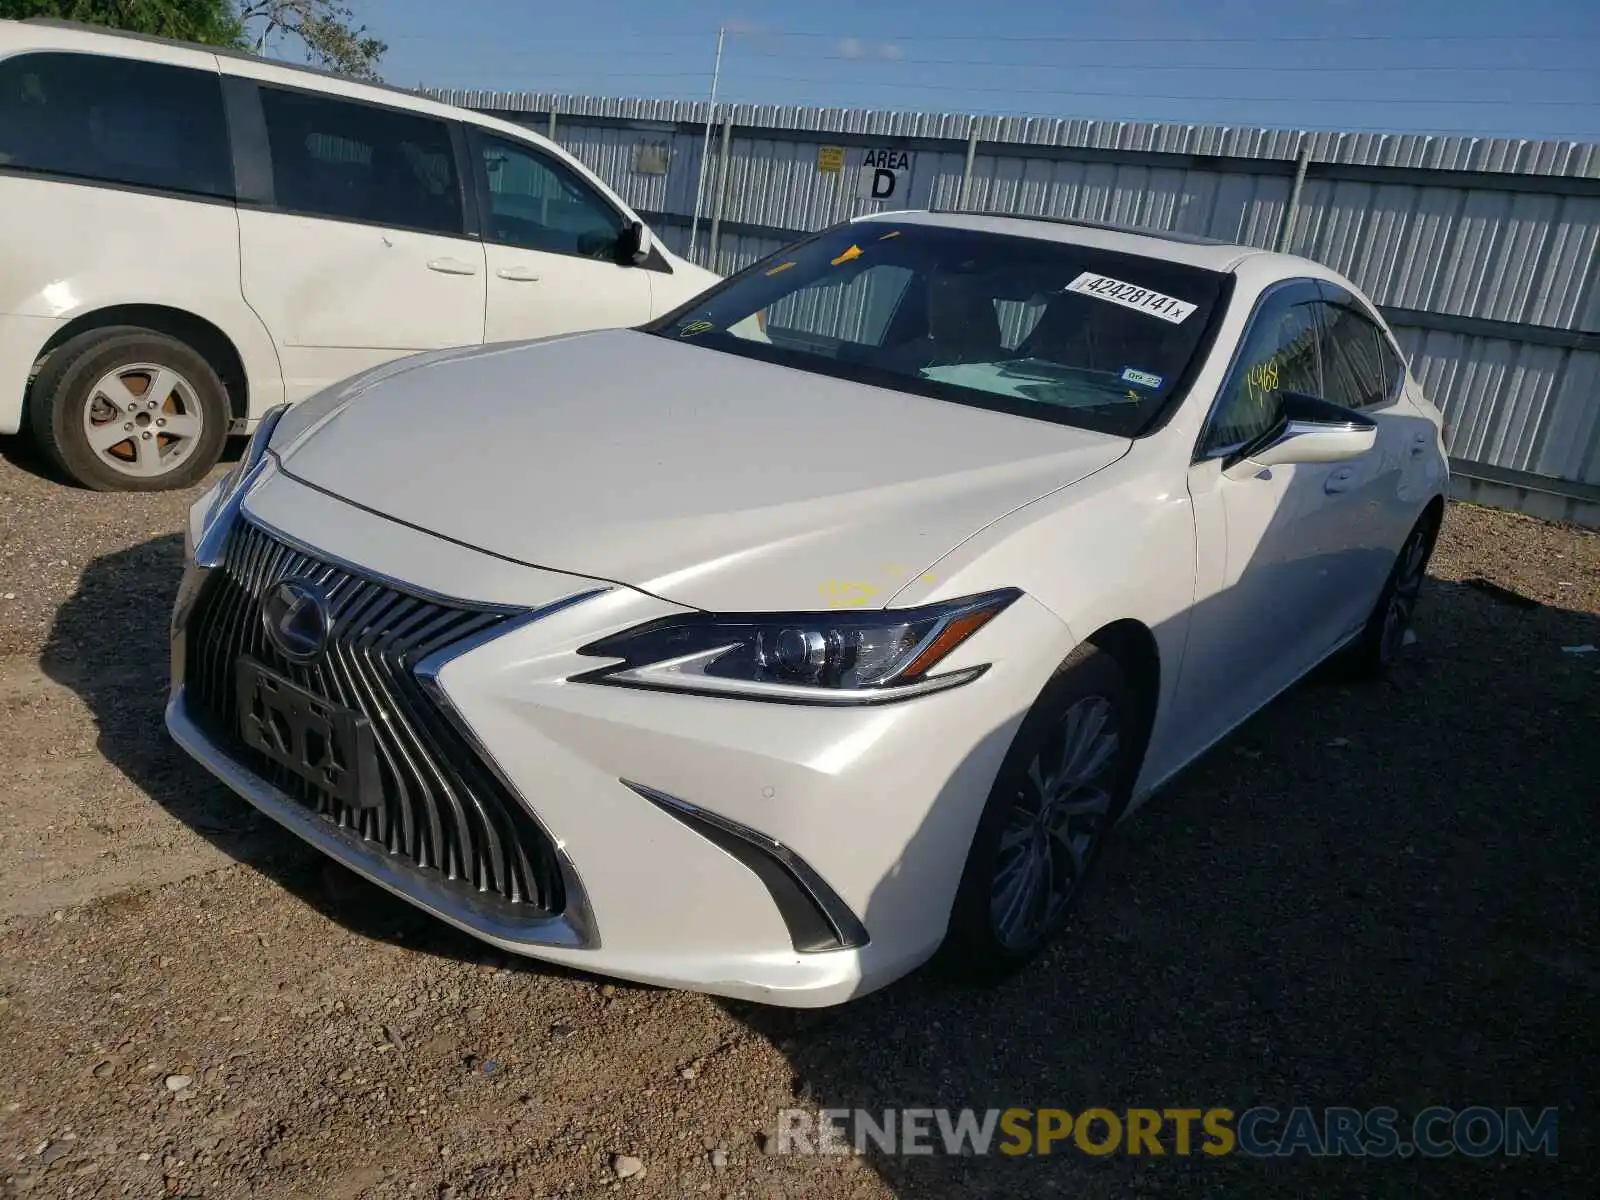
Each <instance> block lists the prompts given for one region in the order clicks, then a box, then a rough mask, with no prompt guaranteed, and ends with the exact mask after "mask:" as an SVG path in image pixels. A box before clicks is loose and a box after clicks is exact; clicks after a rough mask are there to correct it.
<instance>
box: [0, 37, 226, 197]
mask: <svg viewBox="0 0 1600 1200" xmlns="http://www.w3.org/2000/svg"><path fill="white" fill-rule="evenodd" d="M0 168H8V169H11V170H16V171H36V172H39V173H40V174H46V175H59V176H65V177H68V178H72V179H84V180H93V181H97V182H102V183H114V184H125V185H128V186H131V187H140V188H153V189H160V190H163V191H172V192H180V193H189V194H194V195H199V196H217V197H227V198H231V197H232V196H233V194H234V193H233V164H232V158H231V156H230V153H229V149H228V128H227V122H226V120H225V119H224V117H223V109H222V83H221V80H220V78H219V77H218V75H217V73H216V72H215V71H203V70H199V69H196V68H192V67H176V66H170V65H168V64H166V63H152V62H142V61H138V60H134V59H125V58H112V57H109V56H106V55H100V54H57V53H47V54H20V55H17V56H15V57H12V58H8V59H4V60H0Z"/></svg>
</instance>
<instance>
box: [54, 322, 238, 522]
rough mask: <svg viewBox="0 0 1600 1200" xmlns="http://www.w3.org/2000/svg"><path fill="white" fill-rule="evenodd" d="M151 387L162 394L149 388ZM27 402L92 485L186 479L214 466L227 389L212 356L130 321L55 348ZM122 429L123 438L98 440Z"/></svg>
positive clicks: (69, 467)
mask: <svg viewBox="0 0 1600 1200" xmlns="http://www.w3.org/2000/svg"><path fill="white" fill-rule="evenodd" d="M152 388H160V389H161V391H162V394H161V395H160V396H150V395H148V393H149V392H150V390H151V389H152ZM28 408H29V417H30V422H31V424H32V428H33V436H34V439H35V440H36V441H37V442H38V444H39V446H40V448H41V449H42V450H43V451H44V452H45V454H46V455H48V456H49V457H50V458H51V459H52V460H53V461H54V462H55V463H56V465H57V466H59V467H60V468H61V470H62V471H63V472H65V473H66V474H67V475H68V476H70V477H71V478H72V479H73V480H74V481H76V482H77V483H80V484H82V485H83V486H84V487H87V488H92V489H94V490H95V491H98V492H159V491H166V490H168V489H170V488H183V487H188V486H190V485H191V484H193V483H196V482H198V481H199V480H200V479H202V478H204V477H205V475H206V473H207V472H208V471H210V470H211V468H212V467H214V466H215V465H216V463H217V459H218V458H220V457H221V455H222V449H223V446H224V445H225V444H226V442H227V439H228V424H229V417H230V412H229V407H228V393H227V389H226V388H224V387H223V384H222V380H221V379H219V378H218V377H217V373H216V371H215V369H213V368H212V366H211V364H210V363H209V362H207V361H206V360H205V359H204V358H203V357H202V356H201V355H200V354H198V353H197V352H196V351H195V350H194V349H193V348H192V347H190V346H188V345H186V344H185V343H183V342H180V341H178V340H177V339H176V338H172V337H168V336H167V335H166V334H163V333H157V332H155V331H154V330H150V329H140V328H137V327H134V326H128V325H122V326H113V327H110V328H106V329H93V330H90V331H88V332H87V333H81V334H79V335H78V336H77V337H75V338H72V339H71V340H69V341H67V342H65V343H64V344H63V345H62V346H60V347H59V348H58V349H57V350H56V351H55V352H54V353H52V354H51V355H50V357H49V359H48V360H47V361H46V362H45V365H44V369H43V370H42V371H40V372H39V376H38V378H37V379H35V380H34V385H33V391H32V394H31V397H30V399H29V404H28ZM180 427H181V429H182V431H183V432H182V433H179V432H178V430H179V428H180ZM119 432H124V433H126V434H127V437H126V438H123V439H121V440H119V441H117V442H109V443H108V442H107V441H105V440H104V439H106V438H110V437H112V436H114V435H115V434H116V433H119ZM97 435H98V436H97Z"/></svg>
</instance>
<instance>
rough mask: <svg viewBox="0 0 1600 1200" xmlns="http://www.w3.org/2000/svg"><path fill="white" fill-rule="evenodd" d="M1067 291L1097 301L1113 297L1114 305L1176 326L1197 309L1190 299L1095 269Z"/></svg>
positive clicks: (1073, 282) (1085, 273) (1072, 284)
mask: <svg viewBox="0 0 1600 1200" xmlns="http://www.w3.org/2000/svg"><path fill="white" fill-rule="evenodd" d="M1067 291H1069V292H1080V293H1082V294H1083V295H1085V296H1093V297H1095V298H1096V299H1097V300H1109V301H1111V303H1113V304H1120V305H1122V307H1123V308H1131V309H1134V310H1135V311H1137V312H1142V313H1146V314H1148V315H1149V316H1152V317H1160V318H1161V319H1162V320H1163V321H1171V322H1172V323H1173V324H1174V325H1181V324H1183V322H1184V321H1185V320H1186V319H1187V318H1188V316H1189V314H1190V313H1192V312H1194V310H1195V306H1194V305H1193V304H1190V303H1189V302H1188V301H1187V300H1177V299H1174V298H1173V297H1171V296H1163V295H1162V294H1161V293H1160V292H1152V291H1151V290H1150V289H1149V288H1142V287H1139V286H1138V285H1137V284H1132V283H1123V282H1122V280H1120V279H1112V278H1111V277H1110V276H1109V275H1096V274H1095V273H1094V272H1093V271H1085V272H1084V273H1083V274H1082V275H1079V276H1078V277H1077V278H1076V279H1074V280H1073V281H1072V282H1071V283H1069V284H1067Z"/></svg>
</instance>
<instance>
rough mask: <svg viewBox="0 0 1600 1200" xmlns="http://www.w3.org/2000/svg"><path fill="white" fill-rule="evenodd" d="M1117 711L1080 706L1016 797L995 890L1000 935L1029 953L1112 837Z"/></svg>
mask: <svg viewBox="0 0 1600 1200" xmlns="http://www.w3.org/2000/svg"><path fill="white" fill-rule="evenodd" d="M1118 744H1119V742H1118V728H1117V713H1116V709H1115V708H1113V707H1112V705H1111V702H1110V701H1109V700H1107V699H1105V698H1104V697H1102V696H1091V697H1087V698H1085V699H1083V700H1079V701H1078V702H1077V703H1076V704H1074V705H1073V706H1072V707H1071V708H1069V709H1068V710H1067V711H1066V713H1065V714H1063V716H1062V718H1061V720H1060V722H1059V723H1058V724H1057V725H1056V727H1055V729H1053V730H1052V731H1051V733H1050V735H1049V736H1048V737H1046V738H1045V740H1044V744H1043V745H1042V746H1040V748H1039V752H1038V753H1037V754H1036V755H1034V758H1033V761H1032V762H1031V763H1029V764H1028V770H1027V774H1026V777H1025V779H1024V780H1023V782H1022V784H1021V786H1019V787H1018V789H1017V793H1016V795H1015V796H1014V797H1013V798H1012V804H1011V809H1010V811H1009V813H1008V814H1007V819H1006V825H1005V829H1004V830H1003V831H1002V832H1001V835H1000V856H999V861H998V864H997V866H996V869H995V877H994V882H993V884H992V885H991V886H990V892H989V915H990V920H992V921H993V922H994V929H995V933H996V934H997V935H998V936H999V938H1000V941H1001V943H1002V944H1003V945H1005V946H1006V947H1007V948H1008V949H1019V950H1020V949H1025V948H1027V947H1029V946H1030V945H1032V943H1034V942H1035V941H1037V940H1038V939H1039V938H1040V936H1042V935H1044V934H1046V933H1048V932H1049V931H1050V930H1051V929H1052V928H1053V927H1054V925H1055V923H1056V922H1057V921H1058V920H1059V919H1060V917H1061V915H1062V913H1063V912H1064V911H1065V910H1066V907H1067V904H1068V903H1069V902H1070V901H1071V899H1072V896H1073V893H1074V892H1075V891H1076V890H1077V887H1078V884H1079V882H1080V881H1081V880H1082V878H1083V874H1084V871H1085V869H1086V868H1087V867H1088V863H1089V856H1090V854H1091V852H1092V851H1093V850H1094V847H1095V845H1096V843H1098V842H1099V840H1100V837H1101V835H1102V834H1103V833H1104V832H1105V825H1106V819H1107V817H1108V815H1109V814H1110V811H1111V795H1112V791H1113V789H1114V788H1115V786H1116V769H1117V748H1118Z"/></svg>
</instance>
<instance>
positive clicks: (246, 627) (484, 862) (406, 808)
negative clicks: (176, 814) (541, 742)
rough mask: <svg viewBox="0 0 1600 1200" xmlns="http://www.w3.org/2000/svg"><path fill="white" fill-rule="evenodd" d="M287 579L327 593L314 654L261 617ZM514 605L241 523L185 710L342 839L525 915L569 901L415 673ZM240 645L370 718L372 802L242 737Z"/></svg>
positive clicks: (207, 591)
mask: <svg viewBox="0 0 1600 1200" xmlns="http://www.w3.org/2000/svg"><path fill="white" fill-rule="evenodd" d="M290 576H298V577H303V578H309V579H313V580H315V581H316V582H317V583H318V584H320V585H321V586H322V588H323V589H324V591H325V593H326V594H327V596H328V597H329V604H330V608H331V618H332V620H331V634H330V639H329V645H328V648H327V650H326V651H325V652H324V653H323V654H321V655H320V656H319V657H318V658H316V659H315V660H314V661H312V662H310V663H304V664H302V663H295V662H291V661H289V660H288V659H287V658H285V657H284V656H283V655H282V654H281V653H280V652H279V651H278V650H277V648H276V647H275V646H273V644H272V643H271V642H270V641H269V640H268V639H267V636H266V629H265V626H264V625H263V623H262V620H261V597H262V596H263V595H264V594H266V592H267V590H268V589H269V588H270V587H272V585H274V584H275V583H277V582H278V581H279V580H280V579H284V578H287V577H290ZM511 615H512V614H510V613H508V612H506V611H505V610H503V609H486V608H482V607H474V606H471V605H468V604H461V603H456V602H450V603H442V602H440V601H438V600H434V599H425V598H423V597H420V596H415V595H412V594H411V593H409V592H406V591H402V590H400V589H399V588H397V587H395V586H393V585H391V584H388V583H385V582H380V581H378V580H375V579H370V578H367V577H365V576H362V575H359V574H356V573H354V572H353V571H350V570H347V569H345V568H343V567H339V566H334V565H332V564H330V563H327V562H323V561H321V560H319V559H317V558H314V557H312V556H310V555H308V554H305V553H303V552H301V551H300V550H299V549H297V548H295V547H293V546H290V545H288V544H286V543H284V542H282V541H280V540H278V539H277V538H275V537H272V536H271V535H269V534H268V533H266V532H265V531H264V530H262V529H260V528H258V527H257V526H255V525H252V524H250V523H249V522H247V521H241V522H240V523H239V525H238V528H237V529H236V530H235V531H234V533H233V535H232V537H231V538H230V539H229V543H228V548H227V553H226V555H225V558H224V561H223V563H222V565H221V566H219V567H218V568H217V569H216V570H214V571H212V572H211V573H210V576H209V577H208V578H207V580H206V582H205V584H204V587H203V589H202V591H201V593H200V596H199V597H198V599H197V601H196V603H195V608H194V612H193V615H192V616H191V617H190V619H189V621H188V625H187V646H186V648H185V655H184V698H185V706H186V708H187V711H188V714H189V717H190V719H191V720H193V721H194V722H195V724H196V725H198V726H199V727H200V728H201V729H202V730H203V731H204V732H205V734H206V736H207V737H208V738H210V739H211V740H212V742H213V743H214V744H216V745H217V746H218V747H220V748H221V749H222V750H224V751H225V752H226V753H227V754H228V755H229V756H230V757H232V758H233V759H234V760H235V761H237V762H239V763H240V764H241V765H243V766H245V767H247V768H248V769H249V770H251V771H252V772H254V773H255V774H257V775H259V776H260V777H262V778H263V779H265V780H267V781H268V782H269V783H271V784H272V785H273V786H274V787H276V788H277V789H278V790H279V791H281V792H283V793H285V794H286V795H288V796H290V797H292V798H293V799H294V800H296V801H298V802H299V803H300V804H302V805H304V806H305V807H306V808H308V809H310V810H311V811H312V812H315V813H317V814H318V815H320V816H322V817H324V818H325V819H327V820H328V821H329V822H331V823H332V824H333V825H334V826H335V827H336V828H337V829H338V830H340V831H341V833H342V834H343V835H344V836H346V837H354V838H360V839H363V840H365V841H367V842H370V843H376V844H378V845H381V846H383V847H384V848H385V849H387V850H388V851H389V853H390V854H392V855H395V856H398V857H400V858H403V859H405V860H408V862H407V865H408V867H411V868H414V869H415V870H417V871H421V872H428V873H430V874H431V875H433V877H434V878H436V879H443V880H448V881H450V882H451V883H453V884H455V885H456V886H459V887H470V888H472V889H474V890H475V891H477V892H478V893H480V895H481V898H485V899H487V898H493V897H498V899H499V901H503V902H504V903H505V904H507V905H509V906H513V907H514V911H515V912H516V913H520V914H524V915H525V916H527V917H535V916H543V915H549V914H556V913H560V912H561V911H562V909H563V908H564V907H565V904H566V897H565V894H564V891H563V887H562V880H561V872H560V867H559V866H558V864H557V862H556V856H555V849H554V847H553V846H552V845H551V842H550V839H549V837H548V836H547V835H546V834H545V833H544V831H543V830H542V829H540V828H539V825H538V823H537V822H535V821H534V819H533V817H532V816H531V815H530V814H529V813H528V811H527V810H526V809H525V808H524V807H523V806H522V804H521V803H520V802H519V801H518V800H517V798H516V797H515V796H513V795H512V794H511V792H510V791H509V789H508V788H507V787H506V786H505V785H504V784H503V783H501V782H500V780H499V778H498V777H497V776H496V774H495V772H494V771H493V770H491V769H490V768H489V766H488V765H487V764H486V763H485V762H484V761H483V759H482V757H481V756H480V755H479V754H478V753H477V752H476V750H474V748H473V746H472V744H471V743H470V742H469V741H468V740H467V738H466V737H465V736H464V735H463V734H462V733H460V732H459V731H458V730H457V729H456V727H455V726H454V724H452V722H451V720H450V718H449V716H447V715H446V714H445V713H444V712H443V711H442V710H441V709H440V707H439V706H438V705H437V704H436V703H435V702H434V701H433V700H432V699H431V698H430V697H429V695H428V693H427V692H426V691H425V690H424V689H423V687H422V686H421V685H420V684H419V683H418V681H417V678H416V675H415V673H414V668H415V667H416V665H417V664H418V663H420V662H423V661H424V660H426V659H427V658H428V657H429V656H430V655H433V654H436V653H438V652H439V651H441V650H445V649H448V648H449V647H451V646H454V645H456V644H458V643H460V642H462V641H463V640H465V639H467V638H472V637H475V636H477V635H479V634H482V633H484V632H485V631H486V630H490V629H492V628H494V627H495V626H496V625H499V624H501V623H502V622H504V621H506V620H507V619H508V618H509V617H510V616H511ZM241 655H248V656H250V657H251V658H254V659H255V660H256V661H258V662H260V663H263V664H264V665H266V666H268V667H270V668H272V669H273V670H274V671H277V672H278V673H279V674H280V675H285V676H287V677H288V678H289V679H290V680H292V681H293V682H294V683H296V684H298V685H299V686H301V687H303V688H306V689H308V690H310V691H312V692H314V693H316V694H317V695H318V696H321V697H323V698H324V699H326V700H327V701H329V702H330V703H332V704H337V705H342V706H343V707H345V708H350V709H354V710H355V711H357V712H359V713H361V714H362V715H364V716H365V717H366V718H367V720H368V721H370V722H371V724H372V728H373V730H374V732H375V734H376V741H377V750H378V766H379V775H380V777H381V784H382V786H381V793H382V803H381V804H378V805H377V806H375V807H370V808H354V807H350V806H347V805H345V804H342V803H341V802H340V801H338V800H337V799H335V798H334V797H332V796H330V795H329V794H328V793H327V792H325V791H323V790H321V789H320V788H318V787H316V786H315V785H314V784H311V783H309V782H307V781H306V780H304V779H302V778H301V777H300V776H299V775H297V774H295V773H294V772H293V771H290V770H289V769H288V768H286V767H283V766H281V765H279V764H278V763H276V762H274V761H273V760H272V759H270V758H268V757H267V756H266V755H265V754H263V753H261V752H260V751H257V750H255V749H253V748H252V747H250V746H249V745H248V744H246V742H245V741H244V739H243V737H242V736H241V735H240V733H239V701H238V698H237V695H236V687H235V674H236V664H237V663H238V660H239V658H240V656H241Z"/></svg>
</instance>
